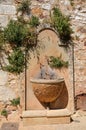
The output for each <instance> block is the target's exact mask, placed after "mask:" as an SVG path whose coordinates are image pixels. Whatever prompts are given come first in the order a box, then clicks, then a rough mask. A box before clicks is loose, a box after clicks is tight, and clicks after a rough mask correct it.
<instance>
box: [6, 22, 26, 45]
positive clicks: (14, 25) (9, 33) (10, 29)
mask: <svg viewBox="0 0 86 130" xmlns="http://www.w3.org/2000/svg"><path fill="white" fill-rule="evenodd" d="M27 35H28V29H27V26H25V25H24V24H22V23H21V22H19V21H14V20H11V21H10V22H9V23H8V25H7V27H6V28H5V29H4V36H5V41H7V42H8V43H10V44H11V45H13V44H14V45H15V46H21V44H22V43H23V42H24V41H25V39H26V38H27Z"/></svg>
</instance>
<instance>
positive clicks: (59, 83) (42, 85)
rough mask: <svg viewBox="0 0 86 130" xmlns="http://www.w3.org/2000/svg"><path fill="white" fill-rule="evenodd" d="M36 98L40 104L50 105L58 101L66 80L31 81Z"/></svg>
mask: <svg viewBox="0 0 86 130" xmlns="http://www.w3.org/2000/svg"><path fill="white" fill-rule="evenodd" d="M30 82H31V84H32V88H33V91H34V94H35V96H36V97H37V98H38V100H39V101H40V102H43V103H50V102H53V101H54V100H56V99H57V98H58V97H59V96H60V94H61V92H62V90H63V86H64V79H63V78H60V79H52V80H51V79H49V80H48V79H30Z"/></svg>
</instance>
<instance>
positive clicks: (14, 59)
mask: <svg viewBox="0 0 86 130" xmlns="http://www.w3.org/2000/svg"><path fill="white" fill-rule="evenodd" d="M8 61H9V65H7V66H5V67H4V69H5V70H7V71H9V72H11V73H16V74H20V73H21V72H23V70H24V66H25V60H24V53H23V52H22V50H20V48H15V49H14V50H13V52H12V53H11V54H10V55H9V56H8Z"/></svg>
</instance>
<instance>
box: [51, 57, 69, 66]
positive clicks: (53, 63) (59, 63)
mask: <svg viewBox="0 0 86 130" xmlns="http://www.w3.org/2000/svg"><path fill="white" fill-rule="evenodd" d="M49 65H50V66H51V67H53V68H61V67H63V66H64V67H68V61H63V60H61V58H60V57H53V56H51V57H50V60H49Z"/></svg>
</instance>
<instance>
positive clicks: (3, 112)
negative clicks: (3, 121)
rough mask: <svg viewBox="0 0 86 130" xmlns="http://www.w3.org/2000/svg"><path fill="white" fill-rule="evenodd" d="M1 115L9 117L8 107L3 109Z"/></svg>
mask: <svg viewBox="0 0 86 130" xmlns="http://www.w3.org/2000/svg"><path fill="white" fill-rule="evenodd" d="M1 115H2V116H4V117H6V118H7V117H8V112H7V110H6V109H3V110H2V111H1Z"/></svg>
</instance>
